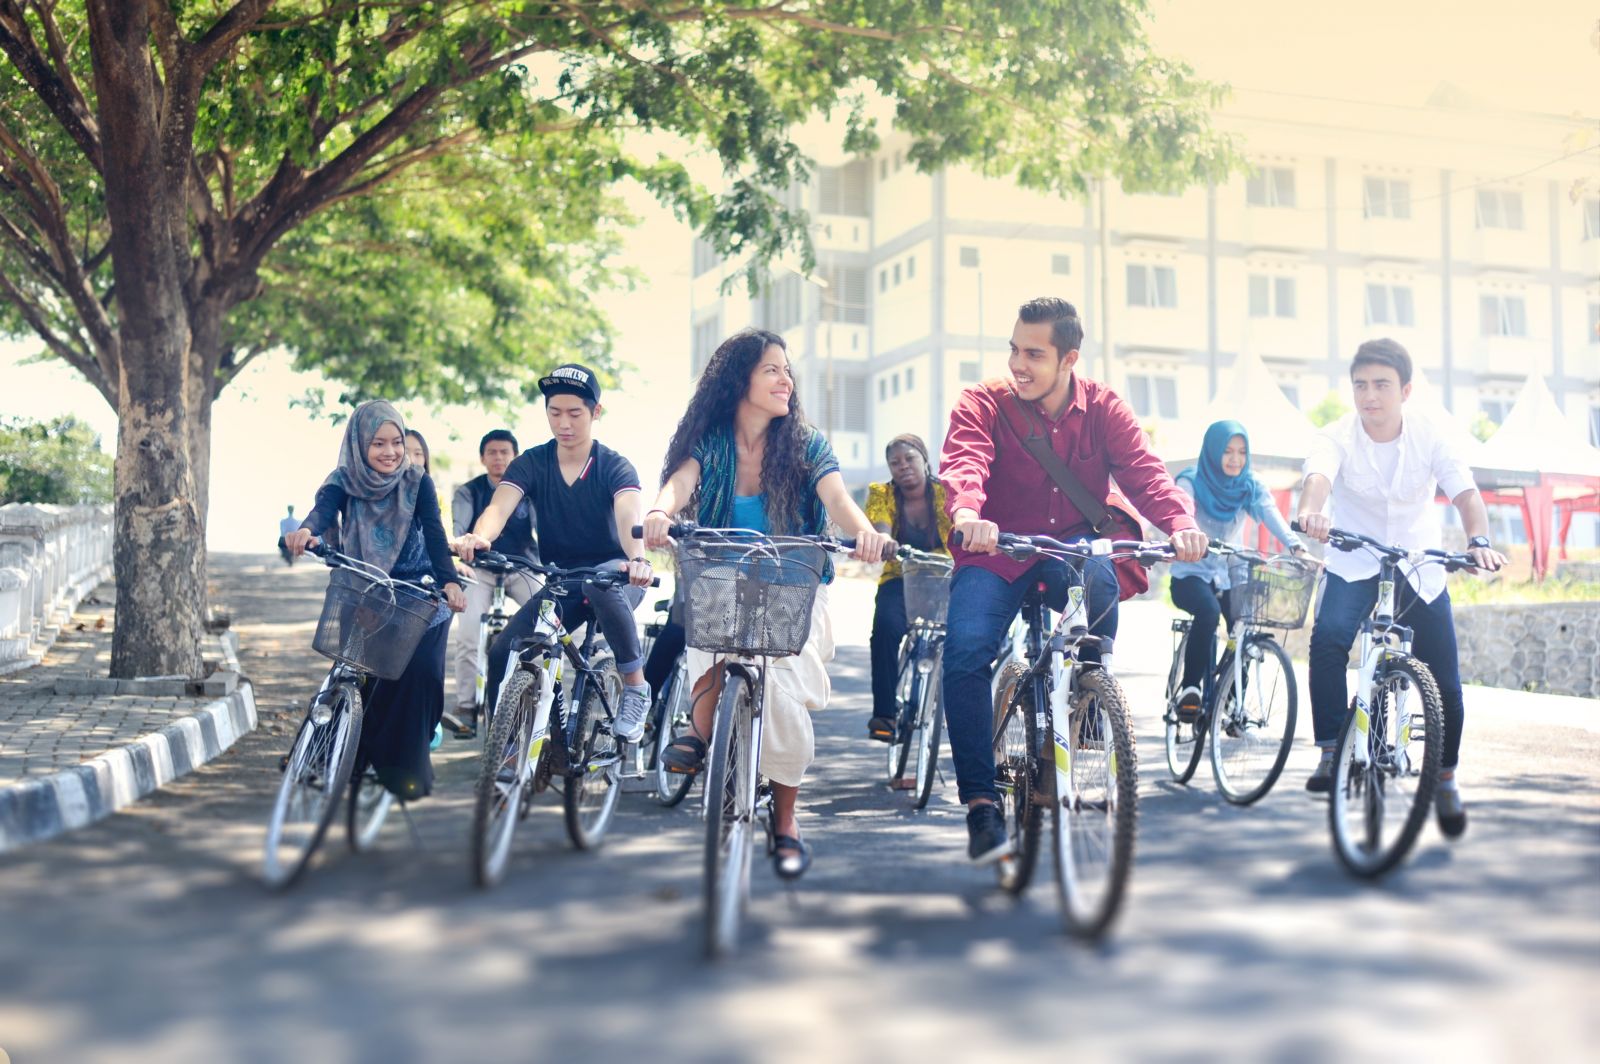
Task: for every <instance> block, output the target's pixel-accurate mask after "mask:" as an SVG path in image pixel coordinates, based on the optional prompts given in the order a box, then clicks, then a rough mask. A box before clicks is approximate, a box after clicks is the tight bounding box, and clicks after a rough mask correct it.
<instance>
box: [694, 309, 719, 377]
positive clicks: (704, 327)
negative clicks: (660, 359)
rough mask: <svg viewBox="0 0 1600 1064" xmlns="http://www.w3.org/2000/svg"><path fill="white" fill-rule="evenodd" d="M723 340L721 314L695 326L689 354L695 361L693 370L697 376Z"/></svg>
mask: <svg viewBox="0 0 1600 1064" xmlns="http://www.w3.org/2000/svg"><path fill="white" fill-rule="evenodd" d="M721 342H722V318H721V316H717V317H711V318H707V319H706V320H705V321H703V322H701V323H700V324H698V325H696V326H695V327H694V333H693V335H692V338H691V340H690V345H689V354H690V361H691V362H692V363H693V365H692V366H691V371H692V372H693V373H694V375H695V376H696V377H698V376H700V372H701V370H703V369H705V368H706V363H707V362H710V361H711V356H712V354H713V353H714V352H715V351H716V350H717V345H718V344H720V343H721Z"/></svg>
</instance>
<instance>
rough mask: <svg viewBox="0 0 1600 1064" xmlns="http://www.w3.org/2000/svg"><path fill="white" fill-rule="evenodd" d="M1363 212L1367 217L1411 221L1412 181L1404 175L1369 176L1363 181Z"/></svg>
mask: <svg viewBox="0 0 1600 1064" xmlns="http://www.w3.org/2000/svg"><path fill="white" fill-rule="evenodd" d="M1396 193H1399V195H1396ZM1361 214H1362V217H1365V218H1390V219H1393V220H1395V221H1409V220H1410V219H1411V182H1410V181H1408V180H1406V179H1405V178H1403V177H1376V176H1368V177H1367V178H1365V179H1364V180H1363V181H1362V183H1361Z"/></svg>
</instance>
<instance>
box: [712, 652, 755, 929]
mask: <svg viewBox="0 0 1600 1064" xmlns="http://www.w3.org/2000/svg"><path fill="white" fill-rule="evenodd" d="M726 677H727V678H726V682H725V684H724V686H723V688H722V697H721V698H720V699H719V700H718V701H717V716H716V721H715V723H714V724H713V725H712V729H711V748H710V751H709V753H708V755H707V757H708V758H709V766H710V773H709V775H708V776H707V778H706V855H705V945H706V955H707V956H708V957H723V956H727V955H728V954H730V953H732V952H733V950H734V948H735V947H736V946H737V945H738V941H739V920H740V917H741V916H742V915H743V913H744V908H745V905H746V903H747V901H748V900H749V897H750V857H751V849H752V847H753V846H754V844H755V832H756V775H755V773H756V766H755V758H756V747H755V742H754V738H753V735H754V720H753V714H754V708H755V707H754V705H753V699H754V692H753V691H752V690H751V688H750V685H749V683H748V681H747V680H746V678H745V675H744V673H743V672H740V671H739V670H737V669H729V670H728V671H727V674H726Z"/></svg>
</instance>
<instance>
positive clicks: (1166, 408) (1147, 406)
mask: <svg viewBox="0 0 1600 1064" xmlns="http://www.w3.org/2000/svg"><path fill="white" fill-rule="evenodd" d="M1128 405H1129V406H1132V407H1133V412H1134V413H1135V414H1138V415H1139V416H1140V417H1151V416H1155V417H1161V418H1166V419H1168V420H1171V419H1173V418H1176V417H1177V416H1178V382H1177V381H1176V380H1175V379H1174V378H1172V377H1153V376H1149V375H1147V374H1143V373H1130V374H1128Z"/></svg>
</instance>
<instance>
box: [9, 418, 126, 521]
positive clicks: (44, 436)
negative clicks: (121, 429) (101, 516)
mask: <svg viewBox="0 0 1600 1064" xmlns="http://www.w3.org/2000/svg"><path fill="white" fill-rule="evenodd" d="M110 501H111V458H110V456H108V455H107V454H105V452H103V451H101V450H100V437H99V436H98V435H97V434H96V433H95V431H94V430H93V429H91V428H90V427H89V426H87V425H85V424H83V423H82V422H81V421H78V420H77V419H76V418H71V417H58V418H54V419H52V420H50V421H31V420H28V419H26V418H4V419H0V504H5V503H13V502H44V503H53V504H55V505H58V506H76V505H79V504H80V503H104V502H110Z"/></svg>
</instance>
